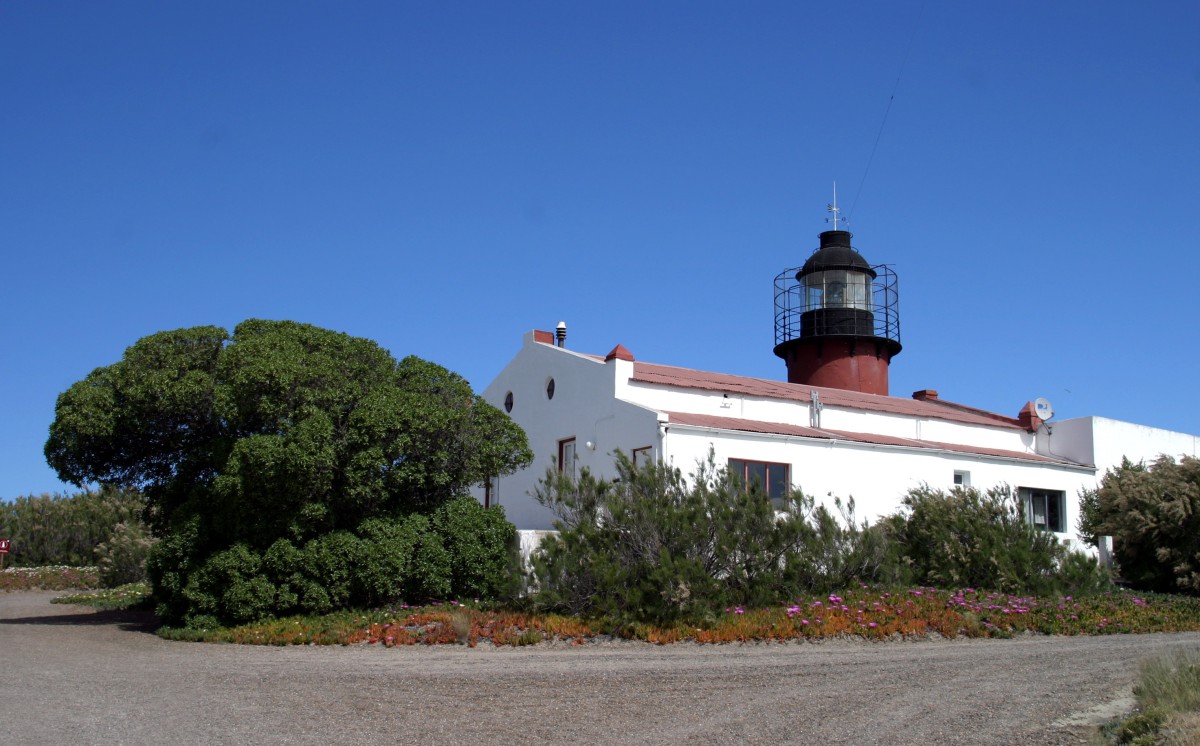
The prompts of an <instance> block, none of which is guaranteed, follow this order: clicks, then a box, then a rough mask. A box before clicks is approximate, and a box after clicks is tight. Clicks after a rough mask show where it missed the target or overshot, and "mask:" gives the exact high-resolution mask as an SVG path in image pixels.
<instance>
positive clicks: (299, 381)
mask: <svg viewBox="0 0 1200 746" xmlns="http://www.w3.org/2000/svg"><path fill="white" fill-rule="evenodd" d="M46 458H47V460H48V461H49V463H50V465H51V466H52V467H53V468H54V469H55V470H56V471H57V472H58V474H59V476H60V477H61V478H62V479H64V480H66V481H69V482H72V483H75V484H83V483H87V482H100V483H106V484H117V485H123V486H130V487H136V488H138V489H140V490H142V492H143V493H144V494H145V496H146V500H147V506H148V507H147V518H148V521H149V523H150V525H151V527H152V529H153V530H154V532H155V533H156V534H158V535H160V536H162V537H164V538H170V537H173V538H174V541H165V542H164V549H163V552H167V549H168V548H172V549H170V552H173V554H171V556H172V557H174V558H175V559H173V560H171V561H169V562H168V561H166V560H163V559H162V558H161V557H160V561H159V570H160V573H159V576H160V577H162V576H163V573H167V572H171V571H175V570H179V571H181V572H184V574H185V575H186V574H187V572H186V571H187V570H188V569H189V568H193V567H199V566H200V565H201V564H203V562H204V560H205V558H207V557H209V556H212V555H215V554H217V553H219V552H224V551H226V550H229V549H230V548H232V547H235V546H236V547H243V548H244V549H245V550H246V551H247V552H249V553H251V554H254V555H255V556H257V555H262V554H263V553H265V552H266V550H267V549H268V548H270V547H271V546H272V545H274V544H275V543H276V542H277V541H279V540H286V541H288V542H294V543H295V544H296V545H297V546H303V545H305V543H307V542H311V541H314V540H316V539H318V538H321V537H325V536H327V535H329V534H332V533H335V532H339V531H351V532H354V531H359V529H360V527H361V526H362V525H363V524H364V522H365V521H368V520H369V519H373V518H385V519H395V520H400V519H403V518H406V517H407V516H410V515H411V514H416V513H424V514H432V513H433V511H434V510H436V509H438V508H439V507H441V506H442V505H444V504H445V503H447V501H449V500H451V499H452V498H455V497H458V496H462V495H463V494H465V492H466V490H467V488H468V487H470V486H471V485H473V484H478V483H480V482H482V481H483V480H484V479H486V478H487V477H489V476H497V475H503V474H508V473H512V472H513V471H515V470H517V469H519V468H521V467H523V466H525V465H526V464H528V463H529V461H530V460H531V454H530V451H529V448H528V445H527V443H526V440H525V434H524V432H522V431H521V429H520V428H519V427H518V426H516V425H515V424H514V423H513V422H512V421H511V420H510V419H509V418H508V417H506V416H505V415H504V414H503V413H501V412H500V411H498V410H497V409H496V408H494V407H492V406H491V405H489V404H488V403H486V402H485V401H483V400H482V399H481V398H479V397H478V396H476V395H475V394H474V392H473V391H472V390H471V387H470V386H469V385H468V383H467V382H466V381H465V380H464V379H463V378H462V377H460V376H458V375H457V374H455V373H452V372H450V371H448V370H446V369H445V368H442V367H441V366H438V365H435V364H433V363H430V362H427V361H425V360H421V359H419V358H416V357H407V358H405V359H403V360H401V361H399V362H397V361H396V360H395V359H394V358H393V357H392V356H391V355H390V354H389V353H388V352H387V351H386V350H384V349H383V348H381V347H379V346H378V345H377V344H375V343H374V342H372V341H370V340H366V339H361V338H356V337H351V336H349V335H346V334H341V333H337V332H332V331H329V330H326V329H320V328H318V327H314V326H310V325H306V324H299V323H295V322H290V321H262V320H249V321H245V322H243V323H242V324H239V325H238V326H237V328H236V329H235V330H234V332H233V334H232V335H230V334H229V333H228V332H227V331H226V330H224V329H221V328H219V327H211V326H207V327H194V328H190V329H180V330H176V331H169V332H161V333H158V334H153V335H151V336H148V337H145V338H143V339H141V340H139V341H138V342H137V343H136V344H134V345H133V346H132V347H130V348H129V349H128V350H126V351H125V355H124V357H123V358H122V359H121V361H120V362H117V363H114V364H112V365H109V366H106V367H103V368H98V369H96V370H94V371H92V373H90V374H89V375H88V376H87V377H86V378H84V379H83V380H81V381H79V382H78V383H76V384H74V385H73V386H71V388H70V389H68V390H67V391H66V392H64V393H63V394H62V395H60V396H59V399H58V404H57V407H56V411H55V419H54V422H53V424H52V425H51V427H50V438H49V440H48V441H47V443H46ZM238 551H241V550H238ZM168 553H169V552H168ZM160 554H162V553H161V552H160ZM163 556H166V555H165V554H164V555H163ZM239 556H240V555H239ZM164 563H165V564H164ZM251 564H253V563H251ZM153 574H154V573H152V575H153ZM179 582H180V583H186V578H183V579H181V580H179ZM181 603H182V602H181ZM180 608H183V607H180ZM217 616H218V617H219V616H220V614H217Z"/></svg>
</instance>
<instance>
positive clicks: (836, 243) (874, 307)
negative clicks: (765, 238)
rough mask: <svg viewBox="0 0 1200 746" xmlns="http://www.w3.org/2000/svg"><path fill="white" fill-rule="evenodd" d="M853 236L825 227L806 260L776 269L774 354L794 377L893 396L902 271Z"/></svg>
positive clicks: (799, 380)
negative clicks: (872, 258)
mask: <svg viewBox="0 0 1200 746" xmlns="http://www.w3.org/2000/svg"><path fill="white" fill-rule="evenodd" d="M835 217H836V213H835ZM834 225H835V226H836V225H837V224H836V223H834ZM851 237H852V236H851V234H850V232H849V231H844V230H836V229H835V230H831V231H825V232H823V233H821V234H820V236H819V239H820V245H819V246H818V247H817V249H816V250H815V251H814V252H813V254H812V256H810V257H809V258H808V261H806V262H805V263H804V266H802V267H799V268H797V267H792V268H791V269H785V270H784V271H783V272H781V273H780V274H779V275H778V276H776V278H775V354H776V355H777V356H779V357H781V358H783V360H784V362H785V363H786V364H787V380H788V383H799V384H805V385H810V386H828V387H830V388H835V389H846V390H849V391H859V392H862V393H864V394H881V395H884V396H886V395H887V393H888V366H889V365H890V364H891V362H892V358H893V357H895V356H896V355H897V354H899V353H900V316H899V311H898V305H899V296H898V292H897V285H896V274H895V272H893V271H892V270H891V268H890V267H888V266H886V265H877V266H871V264H870V263H868V262H867V260H866V259H864V258H863V256H862V254H860V253H858V251H857V250H856V249H855V248H854V247H853V246H852V245H851V244H850V239H851Z"/></svg>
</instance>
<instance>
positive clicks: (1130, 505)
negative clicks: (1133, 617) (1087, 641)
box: [1079, 456, 1200, 594]
mask: <svg viewBox="0 0 1200 746" xmlns="http://www.w3.org/2000/svg"><path fill="white" fill-rule="evenodd" d="M1080 508H1081V510H1080V525H1079V530H1080V534H1081V535H1083V536H1084V537H1085V539H1087V540H1088V541H1090V542H1091V543H1092V544H1095V543H1096V542H1097V539H1098V537H1099V536H1111V537H1113V556H1114V558H1115V560H1116V562H1117V568H1118V570H1119V572H1120V575H1121V577H1122V578H1123V579H1125V580H1126V581H1128V582H1129V583H1130V584H1131V585H1133V586H1134V587H1136V588H1140V589H1145V590H1154V591H1160V592H1163V593H1169V592H1180V591H1182V592H1185V593H1191V594H1200V459H1195V458H1190V457H1185V458H1183V459H1182V460H1180V461H1178V462H1176V461H1175V459H1172V458H1169V457H1167V456H1163V457H1160V458H1159V459H1158V460H1157V461H1155V462H1154V463H1153V464H1150V465H1149V466H1147V465H1145V464H1140V463H1139V464H1133V463H1130V462H1129V461H1128V460H1125V461H1124V462H1123V463H1122V464H1121V466H1120V467H1119V468H1117V469H1114V470H1111V471H1109V472H1108V473H1107V474H1105V476H1104V479H1103V480H1102V481H1101V483H1100V487H1099V489H1097V490H1095V491H1093V492H1089V493H1085V494H1084V495H1083V497H1082V499H1081V500H1080Z"/></svg>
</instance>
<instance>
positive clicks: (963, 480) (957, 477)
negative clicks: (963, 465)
mask: <svg viewBox="0 0 1200 746" xmlns="http://www.w3.org/2000/svg"><path fill="white" fill-rule="evenodd" d="M954 486H955V487H970V486H971V472H969V471H956V472H954Z"/></svg>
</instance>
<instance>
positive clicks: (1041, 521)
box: [1020, 487, 1067, 534]
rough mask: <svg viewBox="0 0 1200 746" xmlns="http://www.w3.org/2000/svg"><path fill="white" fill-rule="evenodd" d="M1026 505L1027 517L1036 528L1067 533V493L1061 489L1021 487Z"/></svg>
mask: <svg viewBox="0 0 1200 746" xmlns="http://www.w3.org/2000/svg"><path fill="white" fill-rule="evenodd" d="M1020 496H1021V500H1022V501H1023V502H1024V505H1025V517H1026V519H1027V520H1028V521H1029V522H1030V523H1032V524H1033V526H1034V528H1039V529H1041V530H1043V531H1054V532H1056V533H1060V534H1062V533H1066V531H1067V495H1066V493H1065V492H1063V491H1061V490H1042V489H1036V488H1031V487H1022V488H1021V489H1020Z"/></svg>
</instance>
